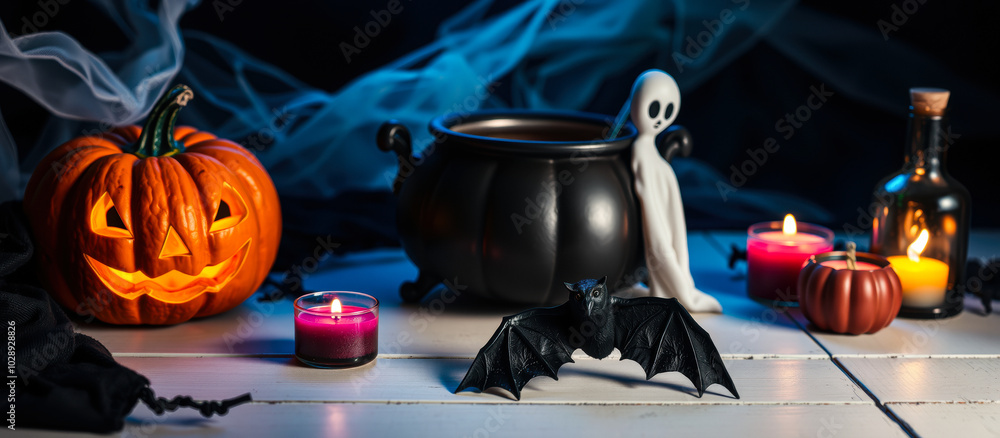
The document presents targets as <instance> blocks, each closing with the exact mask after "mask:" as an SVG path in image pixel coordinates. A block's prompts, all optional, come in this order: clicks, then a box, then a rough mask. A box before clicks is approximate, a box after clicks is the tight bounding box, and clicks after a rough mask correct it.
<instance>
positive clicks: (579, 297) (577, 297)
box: [573, 292, 583, 301]
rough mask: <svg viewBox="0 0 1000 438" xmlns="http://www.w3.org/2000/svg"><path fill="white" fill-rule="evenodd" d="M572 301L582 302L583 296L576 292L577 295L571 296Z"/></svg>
mask: <svg viewBox="0 0 1000 438" xmlns="http://www.w3.org/2000/svg"><path fill="white" fill-rule="evenodd" d="M573 299H574V300H577V301H580V300H583V294H581V293H579V292H577V293H575V294H573Z"/></svg>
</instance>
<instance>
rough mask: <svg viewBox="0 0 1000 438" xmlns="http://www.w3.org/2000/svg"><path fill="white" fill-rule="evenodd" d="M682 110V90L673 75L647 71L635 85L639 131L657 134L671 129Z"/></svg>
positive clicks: (634, 109)
mask: <svg viewBox="0 0 1000 438" xmlns="http://www.w3.org/2000/svg"><path fill="white" fill-rule="evenodd" d="M680 109H681V89H680V88H679V87H678V86H677V82H675V81H674V78H672V77H671V76H670V75H669V74H667V73H666V72H664V71H661V70H647V71H645V72H643V74H641V75H640V76H639V78H638V79H636V80H635V84H634V85H633V86H632V106H631V108H630V110H631V114H630V115H631V116H632V123H634V124H635V127H636V128H637V129H638V130H639V134H652V135H656V134H659V133H661V132H663V130H664V129H667V127H668V126H670V124H671V123H673V122H674V119H675V118H677V113H678V112H679V111H680Z"/></svg>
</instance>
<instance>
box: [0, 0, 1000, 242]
mask: <svg viewBox="0 0 1000 438" xmlns="http://www.w3.org/2000/svg"><path fill="white" fill-rule="evenodd" d="M912 1H915V0H912ZM333 3H334V2H320V1H306V0H283V1H281V2H277V3H276V2H254V1H246V0H244V1H243V2H242V3H240V4H239V5H237V6H236V7H235V8H233V10H232V11H227V12H225V14H224V15H223V20H221V21H220V18H219V14H218V13H217V11H216V10H215V8H214V7H213V3H212V2H211V1H204V2H203V3H202V4H201V5H200V6H199V7H198V8H196V9H195V10H192V11H190V12H188V13H187V14H186V15H185V16H184V18H183V19H182V21H181V27H182V28H184V29H196V30H200V31H204V32H207V33H210V34H214V35H217V36H219V37H222V38H225V39H227V40H229V41H231V42H233V43H234V44H236V45H238V46H239V47H241V48H242V49H244V50H246V51H248V52H249V53H251V54H253V55H254V56H257V57H259V58H261V59H263V60H265V61H268V62H271V63H273V64H275V65H277V66H279V67H281V68H283V69H285V70H286V71H288V72H289V73H291V74H292V75H294V76H295V77H297V78H299V79H301V80H302V81H304V82H306V83H308V84H310V85H312V86H314V87H317V88H320V89H324V90H327V91H336V90H337V89H338V88H340V87H342V86H343V85H345V84H346V83H348V82H349V81H351V80H352V79H353V78H355V77H358V76H359V75H362V74H364V73H366V72H368V71H371V70H373V69H376V68H378V67H380V66H382V65H384V64H386V63H387V62H389V61H391V60H393V59H395V58H396V57H398V56H401V55H403V54H406V53H407V52H410V51H411V50H414V49H416V48H418V47H420V46H422V45H424V44H426V43H427V42H429V41H430V40H432V39H433V37H434V35H435V31H436V29H437V26H438V24H440V22H441V21H442V20H444V19H445V18H447V17H448V16H450V15H452V14H453V13H454V12H455V11H457V10H459V9H460V8H461V7H463V6H464V2H458V1H453V0H449V1H437V2H434V3H433V7H419V8H418V7H412V4H410V3H404V6H409V7H406V8H405V9H404V10H403V11H402V12H401V13H399V14H397V15H395V16H393V18H392V19H393V24H392V25H390V26H386V27H385V28H384V29H383V32H382V34H380V35H379V36H378V38H374V39H373V40H372V42H371V44H370V46H368V47H366V48H365V50H363V51H362V52H361V53H360V54H357V55H355V56H354V57H353V62H351V63H350V64H347V63H346V62H345V61H344V57H343V55H342V54H341V51H340V50H339V48H338V44H339V42H341V41H350V40H351V39H352V38H353V37H354V30H353V27H354V26H357V25H359V24H363V23H365V22H367V21H369V20H370V19H371V18H370V16H369V13H370V11H372V10H373V9H382V8H384V7H385V5H386V2H385V1H374V2H336V4H333ZM902 3H903V2H902V1H897V2H890V1H872V2H857V3H856V4H853V5H847V4H845V3H843V2H835V3H831V2H822V1H805V2H802V3H800V4H799V5H798V6H796V7H795V9H794V10H793V11H792V13H790V14H789V15H788V16H786V18H785V20H795V19H796V13H797V12H817V13H820V14H824V15H825V16H827V17H829V18H830V22H831V23H833V22H835V21H837V22H841V23H843V22H844V21H845V20H846V21H847V22H852V23H854V24H856V25H857V26H861V27H864V28H869V29H870V30H871V32H873V33H877V32H878V27H877V25H876V23H877V22H878V21H879V20H887V21H888V20H889V19H890V14H891V13H892V11H893V10H892V8H891V7H892V5H893V4H896V5H901V4H902ZM504 7H505V3H504V2H500V3H498V5H497V6H496V8H497V9H503V8H504ZM38 8H39V6H38V5H37V2H35V1H7V2H4V4H3V5H0V17H2V19H3V20H4V23H5V24H6V25H7V26H8V28H9V30H11V31H13V32H18V30H19V29H20V27H21V25H20V24H19V20H20V17H22V16H25V15H29V14H32V13H34V12H36V11H37V10H38ZM61 8H63V11H66V12H68V13H62V12H60V13H59V14H57V15H56V16H55V17H54V18H53V19H52V21H51V22H50V23H49V24H48V25H47V26H46V27H45V30H65V31H67V32H68V33H70V34H71V35H73V36H74V37H76V38H77V39H78V40H80V41H81V42H82V43H83V44H84V46H86V47H88V48H90V49H91V50H92V51H95V52H100V51H102V50H108V49H115V48H118V47H121V46H123V45H124V43H125V41H124V40H123V38H124V36H123V35H122V34H121V33H120V32H119V31H118V30H117V29H116V27H115V26H114V25H113V24H111V23H110V22H109V21H108V20H107V18H104V17H102V16H101V15H100V14H99V13H96V12H95V11H94V10H93V8H92V7H91V5H89V4H88V3H87V2H86V1H85V0H69V2H68V3H67V4H65V5H62V6H61ZM998 12H1000V5H998V2H946V1H942V0H926V2H925V3H923V4H920V5H919V8H918V10H917V11H916V12H915V13H914V14H912V15H910V16H909V17H908V19H907V22H906V23H905V24H904V25H902V26H900V28H899V30H896V31H893V32H892V33H891V38H890V40H889V41H887V42H885V43H884V44H886V45H887V47H888V48H889V49H890V50H897V49H898V50H899V51H900V53H903V52H905V51H906V50H909V49H916V50H917V51H918V52H920V53H922V54H923V55H926V56H929V57H931V58H932V59H934V60H936V62H938V63H940V65H941V66H942V68H943V69H944V71H946V72H947V77H948V78H951V79H953V80H954V81H961V82H963V83H966V84H971V85H972V88H968V87H967V88H965V90H970V89H971V90H974V92H971V93H970V92H966V93H965V94H956V93H953V94H952V98H951V103H950V105H949V106H950V117H951V122H952V125H953V131H954V132H955V133H957V134H959V135H960V136H961V137H960V138H959V139H958V140H957V143H956V144H955V146H954V147H952V148H951V149H950V150H949V152H948V168H949V170H950V172H951V174H952V175H953V176H954V177H955V178H957V179H958V180H959V181H961V182H962V183H963V184H964V185H965V186H966V187H967V188H968V189H969V191H970V192H971V194H972V198H973V204H972V222H973V226H974V227H1000V194H998V190H997V188H998V187H1000V185H998V183H1000V177H998V175H1000V169H998V167H997V164H996V163H998V160H1000V148H998V146H1000V142H998V137H1000V135H998V131H997V127H998V124H997V122H996V119H997V116H998V115H1000V114H998V111H997V110H996V109H995V108H996V107H995V106H994V105H995V103H994V102H993V101H992V98H996V97H998V96H1000V85H998V83H997V78H1000V66H998V64H1000V63H997V62H996V60H995V57H996V56H997V55H998V54H1000V31H998V30H997V29H998V27H997V25H996V22H995V21H996V20H997V19H998V17H1000V14H998ZM781 25H782V24H781V23H779V26H781ZM814 30H815V32H817V33H819V34H824V33H825V34H826V35H825V36H824V37H825V38H828V39H829V41H830V42H831V43H832V44H836V43H837V41H838V40H837V38H838V35H837V29H836V28H834V27H833V26H832V25H831V27H830V28H825V27H824V26H816V27H815V29H814ZM837 62H839V63H846V65H847V66H848V67H853V68H847V69H846V70H847V71H852V72H855V73H854V74H859V75H866V74H871V75H883V74H888V73H887V72H890V71H899V69H900V68H903V69H905V68H906V65H905V63H904V64H903V65H886V61H885V60H884V59H880V58H879V57H877V56H872V55H871V54H870V53H869V54H865V53H859V54H858V56H852V57H846V58H843V59H839V60H837ZM645 67H650V66H645ZM656 67H660V68H664V69H666V70H668V71H670V70H671V67H672V66H656ZM643 69H644V68H640V67H636V68H634V69H626V70H623V71H622V74H621V75H620V77H617V78H614V79H612V80H611V81H609V82H608V83H607V84H605V87H604V88H602V92H600V93H598V95H597V96H596V97H595V98H594V100H593V101H592V102H591V103H590V104H589V105H588V107H587V108H583V109H585V110H589V111H594V112H600V113H605V114H614V113H616V112H617V111H618V107H619V106H620V102H621V99H622V98H621V96H620V94H621V93H620V90H623V89H624V90H627V89H628V88H629V86H630V84H631V81H632V80H633V79H634V78H635V76H636V75H637V74H638V73H639V72H640V71H641V70H643ZM909 73H910V74H909V75H908V77H909V78H910V81H907V82H903V81H901V82H899V83H896V84H895V85H894V86H893V87H892V89H891V90H888V92H890V93H891V94H892V95H893V96H894V100H895V101H897V102H898V106H897V108H895V109H893V110H887V109H886V108H879V107H876V106H874V105H872V104H871V103H870V102H869V101H866V100H865V99H861V98H858V96H856V95H853V96H852V95H851V94H850V93H839V94H837V95H836V96H835V97H834V98H831V99H830V100H829V102H828V103H826V104H825V105H824V107H823V108H822V110H818V111H815V112H814V113H813V115H812V118H811V119H810V120H809V121H808V123H807V124H806V125H805V126H804V127H803V128H802V129H800V130H798V132H797V133H796V135H794V136H793V137H792V138H791V139H789V140H787V141H786V140H784V139H783V138H781V136H780V134H779V133H776V132H775V128H774V124H775V121H776V120H778V119H779V118H782V117H784V114H785V113H788V112H792V111H794V109H795V108H796V107H798V106H799V105H802V104H804V103H805V102H806V98H807V96H808V94H809V92H808V90H809V87H810V86H811V85H817V84H820V83H822V82H823V78H821V77H819V76H817V75H816V74H815V73H814V71H813V69H811V68H810V66H809V65H803V64H802V63H801V62H800V61H798V60H793V59H789V58H788V57H787V56H784V55H783V54H782V53H781V52H780V51H778V50H776V49H775V48H774V47H772V46H771V45H769V44H767V43H766V42H761V43H759V44H757V45H755V46H754V47H752V48H751V49H750V50H749V51H747V52H746V53H744V54H743V55H742V56H741V57H740V58H739V59H737V60H736V61H735V62H734V63H732V64H730V65H729V66H727V67H726V68H725V69H723V70H721V71H720V72H719V73H718V74H716V75H715V76H713V77H712V78H710V79H709V80H707V81H705V82H703V83H701V84H699V85H698V86H697V87H696V88H694V89H687V90H685V96H684V99H685V100H684V103H685V106H684V109H683V111H681V113H680V116H679V118H678V119H677V122H676V123H679V124H682V125H684V126H686V127H687V128H688V129H689V130H690V131H691V132H692V134H693V136H694V138H695V149H694V152H693V154H692V156H693V157H695V158H698V159H700V160H702V161H704V162H706V163H708V164H709V165H710V166H711V167H712V168H714V169H716V170H718V171H719V172H721V173H722V174H723V175H725V176H727V177H728V176H729V174H730V172H731V171H730V166H733V165H735V166H737V167H738V166H739V165H740V164H741V163H742V162H743V161H745V160H746V159H748V158H749V157H748V156H747V153H746V149H747V148H758V147H760V146H761V145H762V144H763V142H764V140H765V139H766V138H767V137H776V138H777V139H778V140H779V143H780V144H781V150H780V151H779V152H777V153H774V154H771V155H770V156H769V158H768V159H769V161H768V163H767V165H766V166H765V167H762V168H761V170H760V171H759V172H757V173H756V174H755V175H753V176H752V177H750V178H749V179H748V182H747V183H746V186H745V187H748V188H753V189H766V190H777V191H783V192H786V193H791V194H794V195H797V196H800V197H802V198H805V199H808V200H810V201H812V202H815V203H817V204H819V205H821V206H822V207H824V208H825V209H826V210H827V211H828V212H829V213H830V214H831V216H830V217H828V218H827V219H828V220H823V222H826V225H829V226H832V227H834V229H836V230H840V229H842V225H843V224H844V223H855V222H856V221H857V218H858V211H857V209H858V208H859V207H865V206H867V205H868V202H869V200H870V197H871V191H872V188H873V187H874V186H875V184H876V182H877V181H878V180H879V179H881V178H882V177H883V176H885V175H887V174H889V173H891V172H893V171H895V170H897V169H898V168H899V167H900V166H901V165H902V160H903V150H904V141H905V134H906V117H907V105H908V104H909V102H908V91H907V90H908V88H909V87H911V86H937V87H944V88H950V87H951V85H950V84H949V83H941V82H949V80H945V81H942V80H941V76H940V75H936V76H928V77H927V81H926V82H923V81H921V80H920V79H922V76H921V75H922V72H920V71H911V72H909ZM914 78H915V79H916V80H914ZM932 79H933V81H931V80H932ZM911 81H912V82H913V83H910V82H911ZM834 91H839V90H834ZM500 93H501V96H502V93H503V90H501V92H500ZM612 96H614V97H612ZM0 104H2V108H3V110H4V116H5V117H6V118H7V123H8V126H9V127H10V129H11V131H12V133H13V135H14V136H15V140H16V141H17V142H18V144H19V147H20V148H21V149H24V148H26V147H30V146H31V145H33V144H34V141H33V140H34V138H35V137H36V136H37V135H38V132H39V131H40V129H41V128H42V122H43V121H44V119H45V118H46V117H47V114H46V112H45V111H44V110H43V109H41V108H40V107H38V106H37V105H36V104H34V103H33V102H32V101H30V100H29V99H27V98H26V97H24V95H22V94H21V93H20V92H18V91H16V90H13V89H11V88H10V87H8V86H6V85H3V84H0ZM689 217H690V215H689ZM774 219H778V218H774ZM807 219H808V218H807ZM746 225H747V223H726V222H725V221H697V220H696V221H691V220H690V219H689V223H688V226H689V227H691V228H706V227H724V228H742V227H745V226H746Z"/></svg>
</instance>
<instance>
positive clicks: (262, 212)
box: [25, 87, 281, 324]
mask: <svg viewBox="0 0 1000 438" xmlns="http://www.w3.org/2000/svg"><path fill="white" fill-rule="evenodd" d="M178 90H180V91H178ZM184 90H187V93H190V90H188V89H187V88H186V87H184V88H183V89H180V88H179V87H178V88H175V89H174V90H172V91H171V93H169V94H168V95H167V96H165V99H167V103H166V104H164V103H163V102H162V101H161V103H160V104H158V105H157V108H155V109H154V111H153V113H152V114H151V116H150V122H149V123H147V125H146V127H145V128H144V129H140V128H139V127H137V126H131V127H126V128H121V129H116V130H114V131H112V132H110V133H107V134H105V135H104V136H103V137H82V138H77V139H74V140H71V141H70V142H68V143H66V144H64V145H62V146H60V147H59V148H57V149H56V150H54V151H53V152H52V153H50V154H49V155H48V156H47V157H46V158H45V159H44V160H43V161H42V163H41V164H40V165H39V167H38V169H36V171H35V174H34V175H33V176H32V179H31V181H30V183H29V185H28V189H27V190H26V192H25V210H26V212H27V213H28V216H29V219H30V220H31V223H32V227H33V231H34V234H35V236H36V240H37V242H38V246H39V256H40V260H41V266H42V269H43V273H42V274H43V279H44V280H45V281H46V282H47V283H48V284H47V285H48V287H49V288H50V290H51V292H52V293H53V295H54V297H55V298H56V299H57V300H58V301H59V302H60V303H61V304H63V305H64V306H66V307H68V308H69V309H70V310H74V311H76V312H78V313H89V314H93V315H94V316H96V317H97V318H99V319H101V320H102V321H105V322H110V323H115V324H174V323H179V322H183V321H186V320H188V319H190V318H193V317H198V316H207V315H212V314H216V313H219V312H223V311H226V310H229V309H231V308H233V307H235V306H236V305H238V304H239V303H241V302H242V301H243V300H245V299H246V298H247V297H248V296H250V295H251V294H252V293H253V292H254V290H256V289H257V287H259V286H260V284H261V283H262V282H263V280H264V278H265V277H266V275H267V272H268V270H269V269H270V266H271V264H272V263H273V262H274V257H275V255H276V254H277V246H278V241H279V240H280V233H281V216H280V209H279V205H278V197H277V193H276V191H275V189H274V185H273V184H272V183H271V180H270V178H269V177H268V176H267V173H266V172H265V171H264V169H263V167H261V165H260V163H259V162H258V161H257V160H256V159H255V158H254V157H253V155H252V154H251V153H250V152H248V151H247V150H245V149H243V148H242V147H240V146H239V145H237V144H235V143H233V142H231V141H228V140H224V139H218V138H216V137H215V136H214V135H212V134H209V133H205V132H199V131H196V130H195V129H193V128H190V127H179V128H177V129H173V126H172V125H173V119H174V117H175V115H176V111H177V109H179V107H180V106H182V103H186V98H185V99H181V98H180V97H179V96H181V93H183V92H184ZM188 98H189V97H188ZM169 99H173V100H169ZM181 100H183V102H181ZM171 104H173V107H171ZM171 109H172V110H173V111H172V112H170V110H171ZM158 110H161V111H159V112H158ZM156 135H159V138H154V137H156ZM157 142H158V144H156V143H157Z"/></svg>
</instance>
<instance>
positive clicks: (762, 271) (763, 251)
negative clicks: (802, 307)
mask: <svg viewBox="0 0 1000 438" xmlns="http://www.w3.org/2000/svg"><path fill="white" fill-rule="evenodd" d="M784 229H785V223H783V222H780V221H773V222H761V223H757V224H753V225H751V226H750V229H749V230H748V231H747V294H748V295H749V296H750V298H753V299H755V300H757V301H759V302H762V303H764V304H767V305H778V306H798V301H799V300H798V291H797V286H796V283H797V282H798V278H799V271H800V270H801V269H802V265H803V264H804V263H805V261H806V259H808V258H809V256H811V255H814V254H819V253H823V252H827V251H831V250H833V231H830V229H829V228H826V227H822V226H819V225H814V224H809V223H805V222H802V223H798V224H797V226H796V230H795V231H794V232H792V233H786V232H785V231H784Z"/></svg>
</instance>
